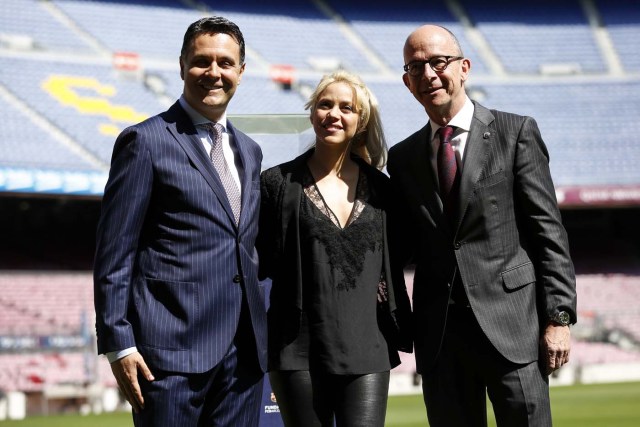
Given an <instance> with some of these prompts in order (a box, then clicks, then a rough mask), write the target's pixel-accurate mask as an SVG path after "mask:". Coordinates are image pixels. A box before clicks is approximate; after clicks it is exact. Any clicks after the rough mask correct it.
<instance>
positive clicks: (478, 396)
mask: <svg viewBox="0 0 640 427" xmlns="http://www.w3.org/2000/svg"><path fill="white" fill-rule="evenodd" d="M404 59H405V64H406V65H405V67H404V68H405V74H404V76H403V80H404V83H405V85H406V86H407V88H408V89H409V90H410V91H411V93H412V94H413V95H414V97H415V98H416V99H417V100H418V101H419V102H420V104H421V105H422V106H423V107H424V108H425V111H426V112H427V115H428V117H429V123H428V124H427V125H426V126H424V127H423V128H422V129H421V130H419V131H417V132H416V133H414V134H413V135H411V136H410V137H409V138H407V139H406V140H404V141H402V142H400V143H398V144H397V145H395V146H394V147H392V148H391V150H390V153H389V162H388V171H389V174H390V175H391V179H392V182H393V183H394V186H395V187H396V188H397V193H398V194H399V195H400V196H401V197H400V201H399V203H403V204H404V206H405V212H406V217H407V218H406V221H404V224H403V225H407V226H408V227H409V229H408V230H407V232H406V233H405V234H406V236H407V247H409V248H411V249H412V251H411V254H410V255H412V257H413V262H414V263H415V276H414V285H413V310H414V328H415V350H416V365H417V368H418V372H419V373H421V374H422V377H423V391H424V400H425V404H426V407H427V414H428V418H429V424H430V425H431V426H432V427H438V426H447V427H450V426H486V425H487V414H486V395H487V393H488V395H489V398H490V399H491V402H492V404H493V408H494V412H495V414H496V420H497V424H498V426H518V427H520V426H535V427H541V426H550V425H551V409H550V403H549V390H548V375H549V374H550V373H551V372H552V371H554V370H556V369H558V368H559V367H561V366H562V365H564V364H565V363H567V362H568V361H569V347H570V346H569V344H570V330H569V325H570V324H572V323H574V322H575V321H576V291H575V276H574V270H573V264H572V262H571V259H570V256H569V247H568V246H569V245H568V242H567V235H566V232H565V229H564V227H563V226H562V223H561V218H560V212H559V209H558V205H557V202H556V198H555V191H554V187H553V183H552V181H551V175H550V172H549V156H548V153H547V149H546V147H545V144H544V142H543V141H542V138H541V136H540V132H539V130H538V126H537V125H536V122H535V121H534V120H533V119H532V118H530V117H523V116H518V115H515V114H509V113H505V112H500V111H496V110H489V109H487V108H485V107H483V106H482V105H480V104H478V103H476V102H472V101H471V100H470V99H469V98H468V96H467V95H466V93H465V87H464V86H465V82H466V81H467V78H468V77H469V71H470V68H471V63H470V61H469V60H468V59H467V58H465V57H464V55H463V53H462V50H461V48H460V45H459V43H458V41H457V40H456V38H455V36H454V35H453V34H452V33H451V32H450V31H449V30H447V29H445V28H443V27H440V26H435V25H425V26H422V27H420V28H418V29H417V30H415V31H414V32H413V33H412V34H411V35H410V36H409V37H408V38H407V41H406V43H405V47H404ZM443 126H453V138H452V140H451V142H450V143H451V145H453V149H454V150H455V163H456V164H457V169H458V174H457V175H456V176H457V178H456V179H457V183H456V181H455V180H454V181H453V182H454V188H455V186H456V185H457V186H458V189H457V191H454V192H453V194H454V195H453V196H452V199H444V198H445V196H444V195H442V196H441V189H440V187H441V185H440V183H439V182H438V170H437V169H438V164H439V162H438V161H437V155H436V153H437V152H438V149H439V146H440V145H441V144H443V142H441V141H440V138H439V136H437V135H438V133H437V131H438V129H439V128H440V127H443ZM443 140H445V137H443ZM444 147H446V145H443V148H444ZM442 169H445V167H444V166H443V167H442ZM454 175H455V173H454ZM443 200H448V202H447V203H443ZM443 206H444V207H443ZM409 236H410V237H409ZM414 237H416V238H414ZM410 238H411V239H413V240H409V239H410Z"/></svg>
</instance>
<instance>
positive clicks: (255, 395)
mask: <svg viewBox="0 0 640 427" xmlns="http://www.w3.org/2000/svg"><path fill="white" fill-rule="evenodd" d="M244 53H245V47H244V39H243V36H242V33H241V32H240V29H239V28H238V27H237V26H236V25H235V24H234V23H232V22H230V21H228V20H226V19H224V18H220V17H211V18H203V19H201V20H199V21H197V22H195V23H193V24H192V25H191V26H189V28H188V29H187V32H186V33H185V36H184V42H183V46H182V52H181V55H180V76H181V77H182V79H183V80H184V91H183V95H182V97H181V98H180V99H179V100H178V102H176V103H175V104H174V105H173V106H172V107H171V108H170V109H169V110H168V111H166V112H164V113H162V114H159V115H157V116H154V117H151V118H150V119H148V120H146V121H144V122H142V123H139V124H137V125H134V126H131V127H129V128H127V129H125V130H124V131H123V132H122V133H121V134H120V136H119V137H118V139H117V141H116V144H115V147H114V151H113V157H112V163H111V170H110V173H109V179H108V182H107V185H106V188H105V192H104V198H103V206H102V216H101V218H100V222H99V225H98V233H97V251H96V259H95V270H94V286H95V307H96V328H97V335H98V351H99V353H104V354H106V355H107V357H108V358H109V361H110V362H111V368H112V370H113V373H114V375H115V377H116V379H117V381H118V385H119V387H120V389H121V391H122V392H123V393H124V395H125V396H126V398H127V400H128V401H129V402H130V403H131V405H132V406H133V410H134V416H133V418H134V423H135V425H136V426H154V427H158V426H167V427H175V426H214V425H215V426H256V425H258V420H259V406H260V404H261V393H262V382H263V378H264V370H265V368H266V313H265V305H264V291H263V289H261V287H260V285H259V282H258V278H257V267H258V266H257V253H256V250H255V239H256V235H257V229H258V225H257V220H258V209H259V205H258V204H259V200H260V193H259V191H260V188H259V184H260V163H261V160H262V152H261V150H260V147H259V146H258V144H257V143H256V142H255V141H253V140H252V139H250V138H249V137H248V136H247V135H245V134H243V133H242V132H240V131H239V130H237V129H235V128H234V126H233V125H232V124H231V123H230V122H229V121H228V120H227V116H226V109H227V105H228V103H229V101H230V100H231V98H232V97H233V95H234V93H235V90H236V88H237V86H238V85H239V84H240V80H241V78H242V74H243V72H244V68H245V63H244ZM214 124H215V128H216V130H215V131H212V130H211V127H212V126H213V125H214ZM214 143H215V144H222V148H221V150H222V153H221V154H222V158H224V160H222V162H223V163H225V162H226V164H227V166H228V167H227V169H226V171H225V172H219V171H218V169H216V168H217V166H216V168H214V165H213V163H212V161H211V159H210V154H209V153H210V152H212V151H213V149H212V145H213V144H214ZM216 159H220V157H216ZM218 163H219V162H218ZM221 177H223V179H224V177H228V179H226V180H224V181H223V180H221ZM228 184H230V185H235V186H236V189H235V190H234V191H228V190H226V188H227V189H232V188H233V187H229V186H228ZM238 189H239V190H240V195H241V196H240V199H241V203H233V200H234V198H233V197H229V195H230V194H237V193H238ZM236 200H237V199H236ZM238 212H239V214H238ZM238 215H239V217H238Z"/></svg>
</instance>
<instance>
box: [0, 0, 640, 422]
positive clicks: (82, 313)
mask: <svg viewBox="0 0 640 427" xmlns="http://www.w3.org/2000/svg"><path fill="white" fill-rule="evenodd" d="M0 6H1V7H0V422H1V421H2V420H5V419H20V418H24V417H30V416H37V415H47V414H60V413H83V414H89V413H102V412H111V411H116V410H120V409H123V408H124V409H126V405H125V404H124V403H123V400H122V398H121V396H120V395H119V393H118V391H117V388H116V385H115V381H114V379H113V377H112V375H111V371H110V368H109V366H108V363H107V362H106V360H105V359H104V357H102V356H101V357H98V356H97V355H96V351H95V336H94V334H95V329H94V312H93V288H92V277H91V269H92V258H93V251H94V245H95V240H94V235H95V227H96V223H97V220H98V216H99V211H100V198H101V195H102V191H103V188H104V184H105V182H106V177H107V173H108V168H109V162H110V156H111V151H112V147H113V143H114V141H115V138H116V136H117V134H118V133H119V132H120V131H121V130H122V129H124V127H126V126H128V125H130V124H133V123H137V122H139V121H141V120H143V119H145V118H146V117H149V116H151V115H154V114H157V113H159V112H161V111H164V110H165V109H167V108H168V106H170V105H171V104H172V103H173V102H174V101H175V100H176V99H177V98H178V97H179V96H180V94H181V92H182V81H181V79H180V76H179V62H178V57H179V53H180V47H181V44H182V38H183V35H184V32H185V30H186V28H187V26H188V25H189V24H190V23H192V22H193V21H195V20H197V19H198V18H200V17H202V16H206V15H223V16H225V17H227V18H229V19H230V20H232V21H234V22H235V23H237V24H238V25H239V26H240V28H241V30H242V31H243V33H244V36H245V40H246V44H247V58H246V62H247V65H246V72H245V75H244V77H243V80H242V85H241V86H240V87H239V89H238V91H237V93H236V95H235V97H234V99H233V101H232V102H231V104H230V107H229V114H230V115H231V116H232V120H234V123H236V124H237V125H238V127H240V128H241V129H243V130H245V131H246V132H248V133H250V134H251V135H252V136H253V137H254V138H255V139H256V140H257V141H258V142H259V143H260V144H261V146H262V148H263V151H264V155H265V158H264V164H263V167H264V168H267V167H269V166H272V165H275V164H277V163H280V162H282V161H286V160H289V159H292V158H293V157H295V156H296V155H297V154H298V153H300V152H302V151H303V150H304V149H305V148H306V147H308V146H309V144H311V143H312V139H313V137H312V133H311V132H310V131H309V130H308V119H307V117H308V115H307V112H306V111H305V110H304V107H303V106H304V103H305V102H306V100H307V97H308V95H309V94H310V91H311V90H312V89H313V88H314V87H315V85H316V83H317V82H318V81H319V79H320V77H321V76H322V75H323V74H326V73H328V72H331V71H333V70H335V69H340V68H343V69H347V70H350V71H353V72H356V73H358V74H359V75H360V76H361V77H362V78H363V80H364V81H365V82H366V83H367V84H368V85H369V86H370V88H371V89H372V90H373V92H374V93H375V94H376V96H377V97H378V99H379V101H380V104H381V111H382V118H383V124H384V128H385V131H386V136H387V139H388V144H389V145H390V146H391V145H393V144H395V143H397V142H399V141H401V140H402V139H404V138H405V137H407V136H409V135H410V134H411V133H413V132H414V131H416V130H418V129H419V128H421V127H422V126H424V125H425V124H426V114H425V112H424V110H422V108H421V107H420V105H419V104H418V103H417V102H416V101H415V100H414V98H413V97H412V95H411V94H410V93H409V91H408V90H407V89H406V88H405V87H404V85H403V83H402V78H401V76H402V65H403V58H402V47H403V44H404V40H405V39H406V37H407V35H408V34H409V33H410V32H411V31H413V30H414V29H415V28H416V27H418V26H419V25H422V24H424V23H437V24H441V25H444V26H446V27H448V28H449V29H451V30H452V31H453V32H454V33H455V34H456V35H457V36H458V38H459V39H460V42H461V44H462V48H463V50H464V54H465V55H466V56H467V57H468V58H470V59H471V63H472V71H471V79H470V81H469V82H468V85H467V89H468V93H469V94H470V96H471V98H472V99H475V100H477V101H479V102H480V103H482V104H484V105H485V106H487V107H489V108H496V109H502V110H506V111H510V112H515V113H518V114H522V115H528V116H533V117H534V118H535V119H536V120H537V122H538V124H539V127H540V130H541V132H542V136H543V138H544V140H545V142H546V144H547V146H548V149H549V153H550V157H551V171H552V175H553V179H554V183H555V185H556V193H557V196H558V200H559V202H560V207H561V210H562V215H563V220H564V222H565V225H566V227H567V230H568V232H569V238H570V244H571V251H572V256H573V259H574V262H575V265H576V270H577V287H578V316H579V323H578V324H577V325H576V326H575V327H573V329H572V337H573V340H574V342H573V343H572V346H573V347H572V353H571V362H570V363H569V364H568V365H566V366H565V367H563V368H562V369H561V370H560V371H558V372H557V373H556V374H555V375H554V377H553V378H552V382H551V384H552V386H562V385H575V384H589V383H615V382H620V381H640V226H639V225H638V222H639V221H640V164H639V163H640V43H638V40H640V1H638V0H606V1H604V0H553V1H552V0H537V1H535V2H514V1H509V0H485V1H482V2H478V1H473V0H445V1H440V2H433V1H410V0H394V1H377V0H353V1H339V0H310V1H295V2H294V1H290V0H271V1H268V2H267V1H259V0H249V1H242V2H238V1H226V2H225V1H214V0H122V1H119V0H90V1H89V0H85V1H80V0H0ZM411 276H412V272H411V271H407V285H408V286H409V288H411ZM403 356H406V357H403V363H402V364H401V365H400V366H399V367H398V368H396V369H395V370H394V372H393V376H392V380H391V393H392V394H394V395H403V394H419V393H420V392H421V388H420V378H419V377H418V376H417V375H415V363H414V362H413V360H412V357H413V356H412V355H403ZM637 390H638V395H640V387H638V388H637ZM269 397H270V393H269V391H268V390H266V393H265V399H266V400H265V402H266V403H265V412H267V411H275V409H277V405H270V404H269ZM638 403H640V398H639V399H638ZM269 408H270V409H269ZM422 411H424V409H423V408H422ZM638 420H640V414H639V418H638Z"/></svg>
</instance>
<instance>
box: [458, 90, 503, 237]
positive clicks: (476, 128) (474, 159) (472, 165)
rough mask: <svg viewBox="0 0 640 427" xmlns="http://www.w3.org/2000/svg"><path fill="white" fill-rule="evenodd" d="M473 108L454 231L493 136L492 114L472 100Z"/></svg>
mask: <svg viewBox="0 0 640 427" xmlns="http://www.w3.org/2000/svg"><path fill="white" fill-rule="evenodd" d="M474 105H475V109H474V113H473V120H472V122H471V129H470V130H469V136H468V137H467V145H466V147H465V153H464V164H463V165H462V176H461V179H460V193H459V197H460V198H459V200H458V201H459V203H458V206H459V209H458V217H457V220H456V222H455V223H456V227H455V229H456V233H455V234H457V231H458V230H459V229H460V224H461V222H462V219H463V218H464V214H465V212H466V209H467V207H468V206H469V201H470V199H471V196H472V194H473V189H474V188H475V185H476V183H477V182H478V179H479V178H480V175H481V173H482V171H483V169H484V167H485V165H486V163H487V159H488V156H489V152H490V147H491V141H492V139H493V138H494V135H493V132H491V129H490V128H489V124H490V123H491V122H493V119H494V118H493V114H491V112H490V111H489V110H488V109H486V108H485V107H483V106H481V105H479V104H477V103H475V102H474Z"/></svg>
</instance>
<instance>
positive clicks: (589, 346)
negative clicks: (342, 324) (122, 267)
mask: <svg viewBox="0 0 640 427" xmlns="http://www.w3.org/2000/svg"><path fill="white" fill-rule="evenodd" d="M406 281H407V284H408V290H409V293H411V292H412V273H411V272H407V274H406ZM577 289H578V295H579V298H578V316H579V318H580V322H579V323H578V324H577V325H576V326H575V327H574V329H573V336H574V347H573V349H572V352H571V357H572V364H571V365H570V366H579V365H593V364H601V363H630V362H634V363H637V362H640V351H639V350H638V349H639V348H640V313H639V312H638V307H639V306H640V275H623V274H590V275H579V276H578V278H577ZM93 324H94V314H93V286H92V279H91V273H88V272H87V273H69V272H50V271H46V272H26V271H23V272H11V271H0V384H2V386H3V387H7V385H10V386H11V387H26V389H27V390H34V389H38V390H41V389H42V387H43V385H44V384H49V385H51V384H57V383H60V382H68V383H74V384H82V383H84V382H86V381H87V379H88V375H98V378H100V381H102V382H103V385H105V386H110V385H113V377H112V376H110V375H109V374H108V372H107V373H106V374H105V373H104V372H103V370H104V366H102V365H103V362H104V360H103V359H102V358H101V361H99V362H93V361H91V362H88V361H86V360H84V359H83V351H84V352H87V351H88V352H91V354H93V352H94V351H95V350H94V348H93V341H94V339H95V338H94V337H93V332H92V330H93ZM401 356H402V364H401V365H400V366H398V367H397V368H395V369H394V371H393V372H394V373H405V374H406V373H409V374H412V373H414V372H415V361H414V359H413V355H410V354H402V355H401ZM52 360H53V361H55V364H53V368H52V364H51V361H52ZM92 360H93V359H92ZM92 363H97V364H98V365H93V364H92ZM107 369H108V366H107ZM16 389H21V388H16ZM5 390H6V388H5Z"/></svg>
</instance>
